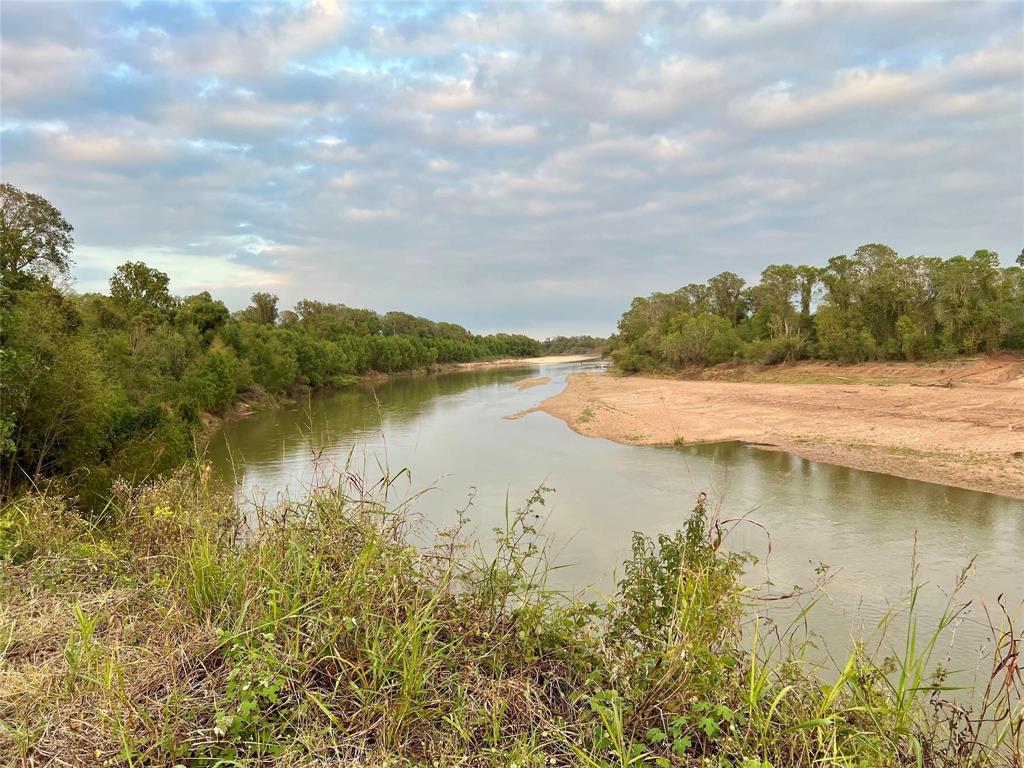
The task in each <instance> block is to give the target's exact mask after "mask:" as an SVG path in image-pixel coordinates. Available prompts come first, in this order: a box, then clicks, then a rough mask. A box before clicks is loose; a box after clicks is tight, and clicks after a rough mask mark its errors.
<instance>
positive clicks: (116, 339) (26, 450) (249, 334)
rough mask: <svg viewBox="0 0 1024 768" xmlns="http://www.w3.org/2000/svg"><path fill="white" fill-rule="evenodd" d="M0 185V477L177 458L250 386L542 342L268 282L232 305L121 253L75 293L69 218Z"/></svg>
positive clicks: (526, 350)
mask: <svg viewBox="0 0 1024 768" xmlns="http://www.w3.org/2000/svg"><path fill="white" fill-rule="evenodd" d="M0 192H2V194H0V203H2V206H0V214H2V216H0V240H2V246H3V259H2V261H0V267H2V270H3V284H2V289H0V366H2V372H3V375H2V378H0V461H2V466H3V472H2V479H0V491H3V492H4V493H10V492H11V491H12V490H16V489H17V488H19V487H23V486H26V485H28V484H29V483H31V482H34V481H35V480H36V479H38V478H44V477H53V476H60V477H62V478H64V479H65V481H66V482H70V483H72V484H73V485H75V486H77V487H81V488H83V489H87V490H93V491H97V490H102V489H104V488H106V487H107V486H108V485H109V481H110V479H111V478H112V477H117V476H127V477H133V478H143V477H147V476H151V475H153V474H154V473H156V472H160V471H163V470H166V469H169V468H173V467H177V466H179V465H180V464H181V463H182V461H184V460H185V459H186V458H188V457H189V456H190V455H191V453H192V452H193V451H194V436H195V434H196V430H197V428H198V427H199V426H200V425H201V418H202V415H203V414H204V413H205V412H221V411H224V410H225V409H227V408H228V407H230V406H231V405H232V404H234V403H235V402H236V400H237V399H238V398H239V397H240V396H241V395H243V394H246V393H257V394H269V395H279V394H283V393H287V392H289V391H290V390H293V389H295V388H297V387H303V386H309V387H321V386H324V385H329V384H332V383H333V384H337V383H341V382H344V381H347V380H350V379H351V377H353V376H355V375H358V374H364V373H367V372H369V371H380V372H385V373H392V372H396V371H407V370H413V369H429V368H430V367H431V366H434V365H438V364H443V363H457V362H468V361H473V360H481V359H489V358H495V357H523V356H529V355H536V354H537V353H538V351H539V348H540V347H539V344H538V343H537V342H536V341H534V340H533V339H530V338H527V337H525V336H520V335H511V334H495V335H492V336H477V335H475V334H472V333H470V332H469V331H467V330H466V329H465V328H462V327H461V326H458V325H454V324H452V323H436V322H433V321H431V320H427V319H425V318H422V317H415V316H413V315H409V314H406V313H404V312H388V313H387V314H384V315H380V314H377V313H376V312H374V311H372V310H369V309H354V308H351V307H346V306H344V305H341V304H327V303H322V302H317V301H300V302H299V303H298V304H297V305H296V306H295V308H294V310H292V311H285V312H280V313H279V312H278V308H277V297H275V296H273V295H271V294H268V293H257V294H255V295H254V296H253V297H252V304H251V305H250V306H249V307H247V308H246V309H244V310H242V311H241V312H238V313H236V314H235V315H234V316H232V314H231V313H230V312H229V311H228V308H227V307H226V306H225V305H224V303H223V302H221V301H218V300H216V299H214V298H213V297H212V296H211V295H210V294H209V293H207V292H203V293H200V294H196V295H194V296H186V297H180V298H179V297H175V296H173V295H172V294H171V292H170V283H169V279H168V276H167V275H166V274H164V273H162V272H160V271H158V270H156V269H152V268H151V267H148V266H146V265H145V264H143V263H141V262H130V263H127V264H123V265H121V266H120V267H118V268H117V270H116V271H115V273H114V275H113V276H112V277H111V278H110V293H109V295H103V294H98V293H91V294H83V295H77V294H73V293H69V292H68V291H66V290H62V289H60V288H59V287H57V286H56V285H55V279H57V280H59V279H60V278H61V277H63V276H66V274H67V272H68V270H69V268H70V263H71V261H70V253H71V247H72V239H71V227H70V225H69V224H68V223H67V222H66V221H64V219H63V218H62V217H61V216H60V213H59V212H58V211H57V210H56V209H55V208H53V207H52V206H51V205H50V204H49V203H48V202H46V201H45V200H43V198H40V197H38V196H36V195H29V194H26V193H23V192H21V191H20V190H17V189H16V188H14V187H11V186H10V185H4V187H3V189H2V190H0ZM24 227H28V228H29V230H26V231H22V228H24Z"/></svg>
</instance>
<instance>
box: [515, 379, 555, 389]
mask: <svg viewBox="0 0 1024 768" xmlns="http://www.w3.org/2000/svg"><path fill="white" fill-rule="evenodd" d="M549 381H551V377H550V376H537V377H535V378H532V379H520V380H519V381H517V382H516V389H529V388H530V387H539V386H542V385H543V384H547V383H548V382H549Z"/></svg>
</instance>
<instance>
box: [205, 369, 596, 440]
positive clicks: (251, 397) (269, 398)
mask: <svg viewBox="0 0 1024 768" xmlns="http://www.w3.org/2000/svg"><path fill="white" fill-rule="evenodd" d="M600 359H601V357H600V355H542V356H540V357H503V358H499V359H497V360H479V361H474V362H471V363H442V364H440V365H436V366H434V367H433V368H430V369H423V368H414V369H410V370H405V371H393V372H391V373H385V372H383V371H369V372H367V373H363V374H358V375H353V376H351V377H350V378H351V382H349V383H347V384H330V383H329V384H324V385H322V386H319V387H305V388H299V389H296V390H294V391H292V392H289V393H288V394H283V395H269V394H266V393H263V392H246V393H243V394H242V395H240V396H239V398H238V400H237V401H235V402H234V403H232V404H231V405H230V406H229V407H228V408H227V409H225V411H224V412H223V413H211V412H210V411H204V412H203V413H202V414H201V415H200V422H201V424H200V427H199V429H198V430H197V431H196V433H195V435H194V438H193V439H194V440H195V443H196V445H197V446H201V447H202V448H203V450H205V448H206V446H207V445H209V442H210V439H211V438H212V437H213V435H214V434H215V433H216V432H217V431H218V430H219V429H220V428H221V427H223V426H224V424H226V423H228V422H231V421H237V420H239V419H244V418H247V417H249V416H252V415H253V414H254V413H262V412H263V411H269V410H273V409H275V408H280V407H282V406H284V405H287V404H288V403H290V402H294V400H295V398H296V397H298V396H299V395H303V394H307V393H320V392H330V391H332V390H338V389H342V388H344V387H346V386H353V387H358V386H373V385H375V384H382V383H384V382H385V381H389V380H391V379H397V378H404V377H409V376H436V375H438V374H444V373H457V372H459V371H474V370H483V369H489V368H518V367H524V368H528V367H531V366H535V365H556V364H558V363H583V362H587V361H590V360H600Z"/></svg>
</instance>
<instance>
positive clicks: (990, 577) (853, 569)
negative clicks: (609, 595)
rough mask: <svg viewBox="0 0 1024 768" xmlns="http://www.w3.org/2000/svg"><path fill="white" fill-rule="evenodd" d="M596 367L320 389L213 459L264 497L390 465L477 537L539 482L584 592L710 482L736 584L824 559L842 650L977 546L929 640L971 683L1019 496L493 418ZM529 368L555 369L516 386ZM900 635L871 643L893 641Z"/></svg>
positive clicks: (1015, 565) (820, 631) (928, 608)
mask: <svg viewBox="0 0 1024 768" xmlns="http://www.w3.org/2000/svg"><path fill="white" fill-rule="evenodd" d="M597 368H599V366H598V364H592V363H591V364H582V365H580V364H568V365H566V364H563V365H555V366H543V367H539V368H538V367H532V368H521V369H496V370H487V371H471V372H463V373H457V374H445V375H437V376H430V377H426V376H419V377H409V378H398V379H393V380H391V381H388V382H386V383H384V384H382V385H380V386H378V387H377V388H376V389H373V390H371V389H369V388H354V389H350V390H346V391H341V392H334V393H328V394H323V395H314V396H312V397H311V398H309V399H308V400H307V401H305V402H301V403H298V404H296V405H295V406H294V407H290V408H286V409H282V410H276V411H271V412H266V413H260V414H256V415H254V416H252V417H249V418H246V419H244V420H240V421H236V422H233V423H229V424H228V425H226V426H225V427H224V429H223V430H222V432H221V433H220V434H218V435H217V436H215V437H214V439H213V440H212V442H211V445H210V448H209V453H210V458H211V460H212V462H213V465H214V470H215V475H216V476H217V477H219V478H220V479H222V480H223V481H225V482H230V483H234V484H235V485H236V487H237V493H238V495H239V497H240V498H242V499H244V500H249V501H252V500H255V501H259V502H262V503H267V502H271V503H272V502H273V501H274V500H276V499H277V498H280V497H281V496H287V495H289V494H292V495H294V494H299V493H302V492H303V491H304V490H305V489H307V488H308V487H309V486H310V485H311V484H313V483H315V482H322V481H324V479H325V478H331V477H335V478H336V475H337V471H340V470H345V469H346V468H348V470H349V471H351V472H353V473H354V474H356V475H360V476H362V477H364V478H366V480H367V482H368V483H371V484H372V483H373V482H375V481H376V480H377V479H379V478H380V477H381V476H382V475H383V474H385V473H387V474H388V475H389V476H391V477H396V476H399V475H400V477H398V479H397V480H396V481H395V482H394V483H393V484H392V486H391V489H390V491H389V493H390V496H391V499H392V500H393V501H401V500H402V499H404V498H408V497H411V496H413V495H416V494H422V495H421V496H419V498H417V500H416V502H415V507H414V508H415V510H416V511H417V513H418V514H419V515H420V516H421V517H422V520H423V521H424V527H425V528H427V529H430V528H437V527H442V526H444V525H447V524H449V523H451V522H452V521H454V520H455V518H456V513H457V512H456V511H457V510H460V509H463V508H465V507H466V506H467V504H469V503H470V501H471V502H472V503H471V506H470V508H469V516H470V518H471V520H472V524H473V525H474V526H476V531H477V533H478V534H479V535H480V537H481V538H484V537H487V536H489V535H490V530H491V528H492V527H493V526H494V525H497V524H498V523H499V522H500V521H501V519H502V516H503V513H504V510H505V504H506V499H508V501H509V503H510V504H511V505H512V506H513V507H514V506H518V505H519V504H521V502H522V501H523V500H525V499H526V498H527V496H528V495H529V494H530V492H531V491H532V490H533V489H534V488H535V487H537V486H539V485H544V486H548V487H551V488H553V489H554V491H553V492H550V493H548V494H547V504H546V506H545V510H546V517H545V532H546V534H547V535H548V536H549V537H550V540H551V551H552V553H553V557H554V559H556V560H557V561H558V562H559V563H563V564H566V567H565V568H563V569H561V570H559V571H557V572H556V574H555V579H556V580H557V581H558V584H559V586H562V587H565V588H568V589H574V590H576V589H579V590H586V589H587V588H590V590H591V594H593V592H594V591H597V592H607V591H609V590H610V589H611V588H612V586H613V584H614V572H615V570H616V569H617V568H619V567H620V565H621V563H622V561H623V559H624V558H625V557H626V556H627V555H628V552H629V544H630V534H631V532H632V531H633V530H642V531H644V532H646V533H649V534H657V533H659V532H663V531H671V530H674V529H675V528H677V527H679V526H680V525H681V523H682V521H683V520H684V518H685V516H686V515H687V513H688V512H689V510H690V509H691V508H692V507H693V502H694V499H695V497H696V495H697V493H698V492H700V491H706V492H707V493H708V494H709V498H710V500H711V502H712V505H713V507H714V509H715V510H717V512H718V514H719V515H720V516H721V517H722V518H723V519H736V518H746V520H747V522H742V523H736V524H730V527H731V528H732V531H731V533H730V535H729V538H728V539H727V542H728V545H729V546H730V547H731V548H732V549H734V550H739V549H742V550H745V551H750V552H753V553H754V554H756V555H757V556H758V558H759V559H758V562H757V563H756V564H755V565H753V566H751V568H750V572H749V574H748V580H749V582H750V583H751V584H763V583H764V582H767V581H770V582H771V585H770V586H769V587H763V588H762V593H784V592H787V591H790V590H792V589H793V587H794V586H795V585H800V586H802V587H807V586H809V585H811V584H812V583H813V582H814V581H815V579H816V578H818V575H817V573H816V571H817V570H820V565H821V564H822V563H824V564H827V566H828V572H829V574H830V575H831V580H830V581H829V583H828V584H827V587H826V590H825V597H823V598H822V600H821V601H820V602H819V603H818V604H817V605H816V606H815V607H814V609H813V610H812V611H811V613H810V617H809V623H808V627H809V628H810V630H811V632H812V633H814V634H816V635H820V637H821V638H822V639H823V641H824V642H823V643H822V644H821V645H822V647H824V646H825V645H827V646H828V649H829V651H830V652H832V653H833V654H836V655H841V654H842V652H843V651H844V650H845V648H846V646H847V645H848V643H849V641H850V640H851V638H870V637H873V636H874V634H875V633H874V629H875V626H876V625H877V623H878V621H879V619H880V618H881V617H882V616H883V615H884V614H885V613H886V612H887V611H890V610H895V609H898V608H899V607H900V606H901V605H902V604H903V602H904V596H905V594H906V592H907V590H908V588H909V586H910V571H911V563H912V561H913V556H914V551H915V542H916V552H917V563H918V567H919V574H918V578H919V580H920V581H924V582H927V583H928V586H927V587H926V588H925V589H924V590H923V591H922V594H921V598H920V611H919V621H920V624H921V627H922V630H924V629H926V628H928V627H930V626H932V624H933V623H934V622H935V621H937V619H938V617H939V616H940V615H941V613H942V611H943V610H944V609H945V607H946V605H947V602H948V600H949V592H950V590H951V588H952V586H953V584H954V582H955V581H956V578H957V574H958V573H959V571H960V570H961V569H962V568H963V567H964V566H965V565H966V564H967V562H968V560H969V558H970V557H971V556H972V555H977V560H976V563H975V566H974V573H973V575H972V577H971V579H970V581H969V582H968V584H967V587H966V588H965V589H964V590H963V592H962V593H961V594H960V596H959V598H957V602H961V601H962V600H966V599H972V600H974V601H975V604H974V606H973V607H972V609H971V610H970V611H969V612H968V613H967V614H966V615H965V616H964V618H963V619H962V620H961V621H960V622H958V624H957V626H956V629H955V632H953V633H950V635H949V639H948V640H947V642H946V643H945V644H944V645H942V646H941V648H940V652H941V653H946V652H948V653H949V654H950V657H951V662H952V666H953V667H955V668H959V669H962V670H964V672H963V673H962V674H961V675H960V676H959V677H960V678H961V679H964V678H965V677H966V678H967V681H969V678H970V677H971V676H973V674H974V673H975V671H976V670H977V668H978V666H979V661H978V660H979V658H980V657H981V653H982V648H983V645H984V643H985V640H986V639H987V638H988V636H989V635H988V632H987V631H986V629H985V627H984V623H985V622H984V612H983V611H982V610H981V609H980V605H981V602H982V601H984V602H985V604H987V605H988V606H989V609H990V610H991V611H993V612H995V611H997V605H996V600H997V598H998V596H999V595H1000V594H1002V595H1004V598H1003V599H1004V601H1005V602H1006V603H1007V604H1008V605H1009V606H1010V607H1011V609H1013V608H1015V607H1017V606H1018V605H1019V604H1020V603H1021V601H1022V600H1024V578H1022V576H1021V570H1022V565H1024V561H1022V556H1021V553H1022V552H1024V502H1021V501H1019V500H1014V499H1008V498H1004V497H1000V496H994V495H990V494H983V493H975V492H971V491H963V490H959V489H956V488H951V487H947V486H942V485H935V484H930V483H921V482H916V481H912V480H904V479H902V478H897V477H891V476H888V475H882V474H877V473H872V472H862V471H858V470H852V469H845V468H842V467H836V466H831V465H827V464H820V463H816V462H812V461H807V460H804V459H800V458H798V457H795V456H792V455H789V454H785V453H778V452H769V451H763V450H759V449H757V448H752V447H748V446H745V445H742V444H738V443H720V444H715V445H705V446H691V447H687V448H653V447H635V446H624V445H618V444H616V443H612V442H608V441H605V440H599V439H593V438H586V437H582V436H580V435H578V434H576V433H574V432H572V431H571V430H570V429H569V428H568V427H567V426H566V425H565V424H564V423H562V422H561V421H559V420H557V419H554V418H552V417H550V416H548V415H547V414H544V413H531V414H529V415H527V416H525V417H523V418H520V419H515V420H509V419H506V418H504V417H506V416H509V415H512V414H516V413H518V412H521V411H524V410H526V409H529V408H531V407H532V406H535V405H536V404H538V403H539V402H540V401H541V400H543V399H545V398H547V397H549V396H551V395H553V394H556V393H557V392H558V391H560V390H561V388H562V387H563V385H564V378H565V375H566V374H567V373H570V372H573V371H578V370H584V369H591V370H593V369H597ZM533 376H551V377H552V381H551V383H549V384H546V385H543V386H539V387H533V388H530V389H526V390H522V391H520V390H518V389H517V388H516V386H515V384H516V382H517V381H519V380H521V379H523V378H528V377H533ZM403 469H404V470H407V472H405V473H401V474H400V471H401V470H403ZM769 533H770V537H769ZM769 542H770V543H769ZM769 548H770V554H769ZM758 606H759V608H760V610H761V612H762V613H765V612H767V613H768V614H769V615H770V616H772V617H774V618H775V619H776V620H778V621H779V622H780V623H782V624H786V623H788V621H789V620H790V619H791V618H792V616H793V615H794V614H795V612H796V609H795V608H794V607H792V606H786V605H784V604H780V603H771V602H766V603H758ZM898 634H899V633H898V632H896V633H890V636H889V637H887V638H885V639H883V640H882V641H881V642H882V644H883V645H885V644H886V643H890V642H899V640H900V638H899V637H898ZM875 639H876V640H877V637H876V638H875ZM939 660H940V659H939V658H936V661H939ZM982 671H984V670H982Z"/></svg>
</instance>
